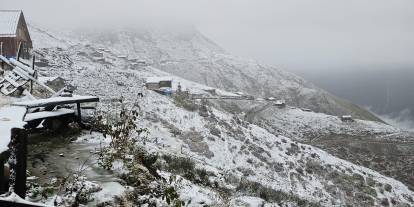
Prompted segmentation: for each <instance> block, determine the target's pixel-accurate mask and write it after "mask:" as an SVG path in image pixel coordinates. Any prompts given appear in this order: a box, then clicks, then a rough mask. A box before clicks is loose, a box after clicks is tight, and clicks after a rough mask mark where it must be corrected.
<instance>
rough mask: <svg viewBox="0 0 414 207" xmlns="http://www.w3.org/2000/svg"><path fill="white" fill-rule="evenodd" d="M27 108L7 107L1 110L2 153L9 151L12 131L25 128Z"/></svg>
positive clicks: (0, 136) (0, 143)
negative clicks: (24, 119) (24, 118)
mask: <svg viewBox="0 0 414 207" xmlns="http://www.w3.org/2000/svg"><path fill="white" fill-rule="evenodd" d="M25 114H26V108H24V107H18V106H6V107H3V108H0V153H1V152H4V151H6V150H8V147H7V145H8V144H9V143H10V137H11V129H13V128H23V126H24V125H25V124H26V123H25V122H24V121H23V117H24V115H25Z"/></svg>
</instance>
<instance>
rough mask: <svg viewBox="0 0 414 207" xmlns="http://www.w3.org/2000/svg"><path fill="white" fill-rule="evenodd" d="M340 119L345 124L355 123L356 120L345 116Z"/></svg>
mask: <svg viewBox="0 0 414 207" xmlns="http://www.w3.org/2000/svg"><path fill="white" fill-rule="evenodd" d="M340 118H341V121H343V122H353V121H355V120H354V118H352V116H351V115H343V116H341V117H340Z"/></svg>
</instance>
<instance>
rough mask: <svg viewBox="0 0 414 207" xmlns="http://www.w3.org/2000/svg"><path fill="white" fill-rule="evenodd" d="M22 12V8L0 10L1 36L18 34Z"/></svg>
mask: <svg viewBox="0 0 414 207" xmlns="http://www.w3.org/2000/svg"><path fill="white" fill-rule="evenodd" d="M21 13H22V11H20V10H0V37H15V36H16V32H17V26H18V24H19V18H20V15H21Z"/></svg>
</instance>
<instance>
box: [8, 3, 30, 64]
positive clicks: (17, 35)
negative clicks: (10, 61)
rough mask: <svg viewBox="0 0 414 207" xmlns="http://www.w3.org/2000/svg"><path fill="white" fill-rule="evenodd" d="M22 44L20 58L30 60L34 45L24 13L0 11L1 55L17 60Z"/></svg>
mask: <svg viewBox="0 0 414 207" xmlns="http://www.w3.org/2000/svg"><path fill="white" fill-rule="evenodd" d="M20 44H21V45H22V47H21V48H22V51H21V53H20V54H21V56H20V57H22V58H25V59H29V54H30V52H31V50H32V48H33V45H32V40H31V38H30V34H29V30H28V28H27V24H26V21H25V19H24V16H23V12H22V11H20V10H0V53H1V54H2V55H3V56H5V57H7V58H15V57H16V56H17V52H18V50H19V46H20Z"/></svg>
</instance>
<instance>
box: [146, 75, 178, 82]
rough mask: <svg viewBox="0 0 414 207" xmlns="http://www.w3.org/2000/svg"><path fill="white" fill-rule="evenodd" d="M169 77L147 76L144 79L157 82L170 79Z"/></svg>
mask: <svg viewBox="0 0 414 207" xmlns="http://www.w3.org/2000/svg"><path fill="white" fill-rule="evenodd" d="M172 80H173V79H172V78H171V77H167V76H166V77H148V78H146V79H145V82H146V83H159V82H161V81H172Z"/></svg>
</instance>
